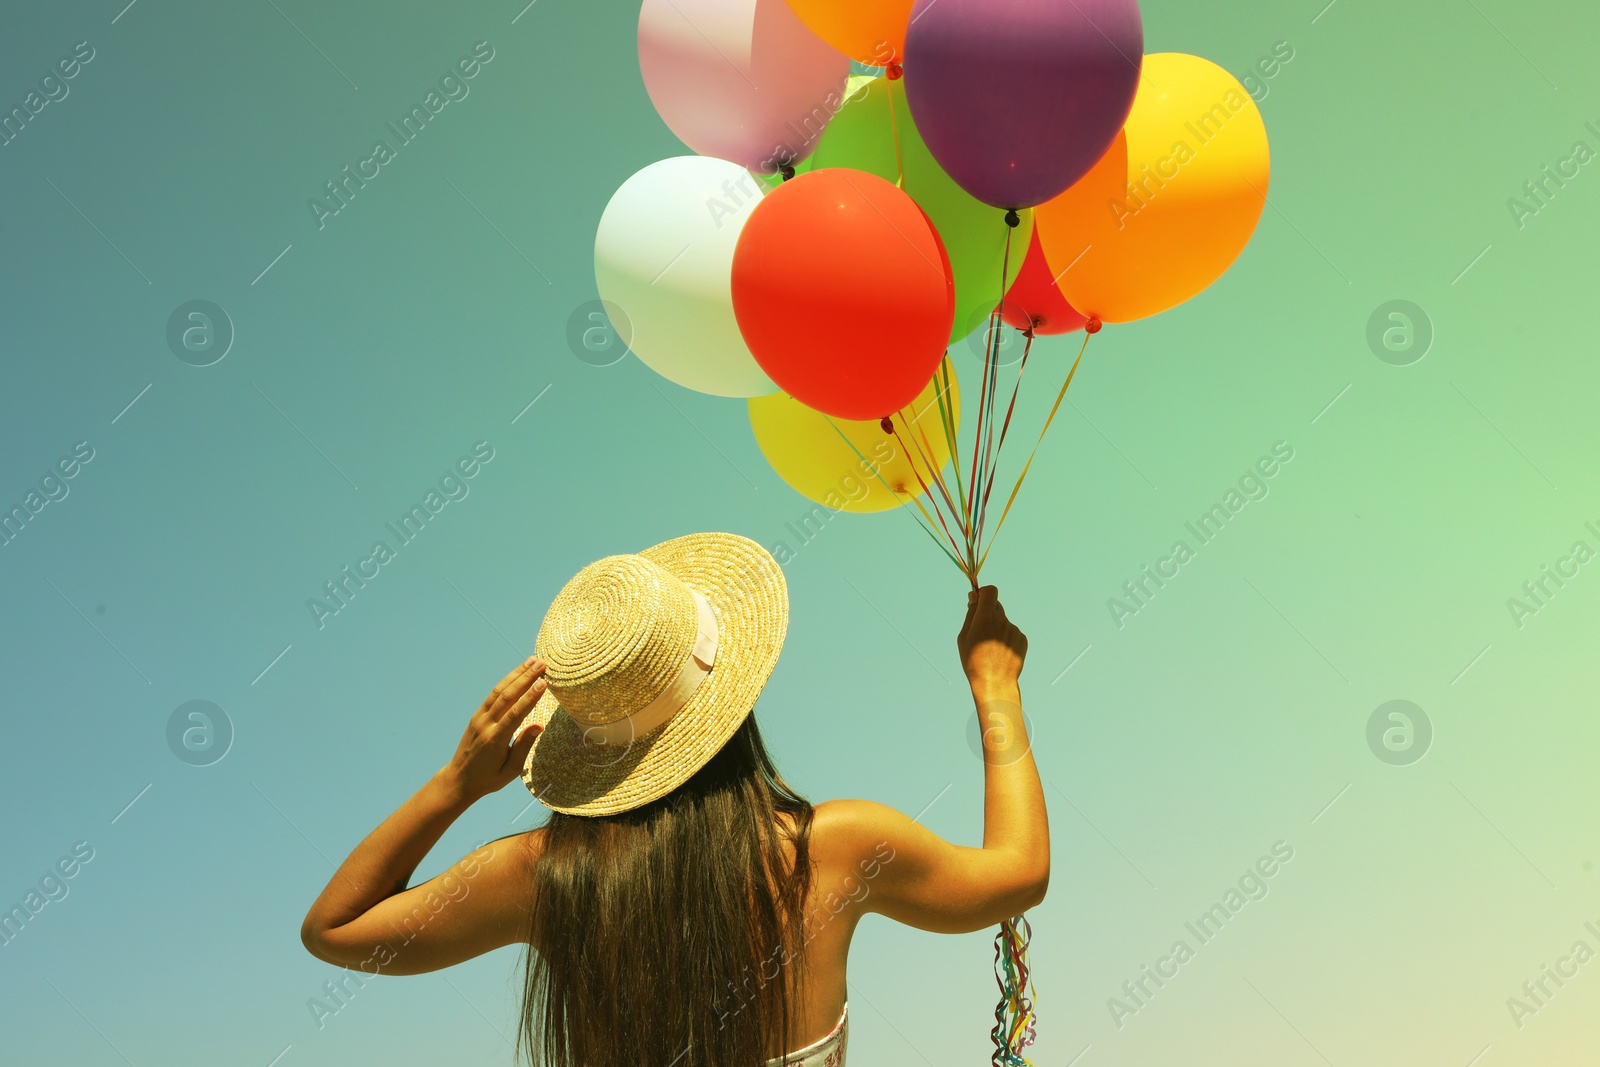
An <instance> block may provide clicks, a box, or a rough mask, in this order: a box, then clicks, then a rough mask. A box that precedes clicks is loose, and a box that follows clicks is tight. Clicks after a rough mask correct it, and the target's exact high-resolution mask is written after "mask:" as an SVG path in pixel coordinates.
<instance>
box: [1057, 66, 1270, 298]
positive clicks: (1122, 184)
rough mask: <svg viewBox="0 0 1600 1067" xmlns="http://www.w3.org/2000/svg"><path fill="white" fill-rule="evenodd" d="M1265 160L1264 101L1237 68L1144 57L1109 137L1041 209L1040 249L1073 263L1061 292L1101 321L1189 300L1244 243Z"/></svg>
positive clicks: (1256, 211) (1263, 186) (1263, 183)
mask: <svg viewBox="0 0 1600 1067" xmlns="http://www.w3.org/2000/svg"><path fill="white" fill-rule="evenodd" d="M1269 171H1270V166H1269V159H1268V152H1267V130H1266V126H1265V125H1264V124H1263V123H1262V121H1261V112H1260V111H1258V110H1257V109H1256V105H1255V101H1254V100H1252V99H1251V98H1250V94H1249V93H1248V92H1246V91H1245V89H1244V86H1242V85H1240V84H1239V82H1238V81H1237V80H1236V79H1235V78H1234V76H1233V75H1231V74H1229V73H1228V72H1227V71H1225V70H1223V69H1222V68H1221V67H1219V66H1217V65H1216V64H1214V63H1212V62H1210V61H1209V60H1205V59H1201V58H1200V57H1199V56H1191V55H1185V54H1183V53H1181V52H1159V53H1157V54H1155V55H1149V56H1145V57H1144V67H1143V72H1142V73H1141V75H1140V78H1139V92H1138V95H1137V96H1135V97H1134V101H1133V110H1132V111H1131V112H1129V114H1128V121H1127V123H1126V124H1125V125H1124V126H1123V128H1122V132H1121V133H1120V134H1118V135H1117V139H1116V141H1115V142H1113V143H1112V145H1111V148H1110V149H1109V150H1108V151H1107V152H1106V154H1105V155H1104V156H1102V157H1101V158H1100V161H1099V162H1098V163H1096V164H1095V165H1094V169H1092V170H1091V171H1090V172H1089V173H1088V174H1086V175H1084V176H1083V177H1082V178H1080V179H1079V180H1078V181H1077V183H1076V184H1074V185H1073V186H1072V187H1071V188H1069V189H1068V190H1067V191H1066V192H1064V193H1062V194H1061V195H1060V196H1057V197H1056V198H1055V199H1054V200H1050V201H1048V202H1046V203H1043V204H1040V205H1039V206H1038V207H1037V208H1035V209H1034V225H1035V226H1036V227H1037V231H1038V234H1039V242H1040V244H1041V246H1042V247H1043V248H1044V254H1045V259H1046V260H1048V261H1049V262H1050V263H1051V264H1052V265H1054V264H1072V266H1071V267H1070V268H1068V269H1067V270H1066V272H1065V273H1064V274H1063V275H1062V276H1061V280H1060V281H1059V282H1058V283H1057V284H1058V285H1059V286H1060V289H1061V292H1062V295H1064V296H1065V297H1066V298H1067V300H1068V301H1069V302H1070V303H1071V304H1072V306H1073V307H1074V308H1076V309H1078V311H1080V312H1082V313H1083V314H1084V315H1092V316H1098V317H1099V318H1100V320H1101V321H1102V322H1131V321H1132V320H1134V319H1142V318H1146V317H1147V316H1150V315H1154V314H1156V313H1158V312H1161V311H1165V310H1167V309H1168V308H1170V307H1175V306H1177V305H1178V304H1181V303H1183V302H1184V301H1185V300H1188V299H1189V298H1190V297H1192V296H1194V295H1195V294H1196V293H1198V292H1200V291H1201V290H1202V289H1204V288H1206V286H1208V285H1210V284H1211V283H1212V282H1214V281H1216V280H1217V279H1218V278H1220V277H1221V276H1222V274H1223V272H1224V271H1226V270H1227V269H1228V267H1229V266H1230V265H1231V264H1232V263H1233V261H1234V260H1235V259H1236V258H1238V255H1239V253H1240V252H1242V251H1244V246H1245V245H1246V244H1247V243H1248V242H1249V240H1250V235H1251V234H1252V233H1253V232H1255V228H1256V223H1257V222H1258V221H1259V220H1260V218H1261V211H1262V208H1263V207H1264V206H1265V205H1266V197H1267V178H1268V174H1269ZM1080 255H1081V257H1082V258H1081V259H1080V258H1079V257H1080ZM1074 260H1076V262H1074Z"/></svg>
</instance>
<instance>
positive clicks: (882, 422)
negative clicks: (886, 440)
mask: <svg viewBox="0 0 1600 1067" xmlns="http://www.w3.org/2000/svg"><path fill="white" fill-rule="evenodd" d="M878 426H879V428H880V429H882V430H883V432H884V433H894V423H893V422H892V421H890V419H889V416H887V415H885V416H884V417H883V418H881V419H879V420H878Z"/></svg>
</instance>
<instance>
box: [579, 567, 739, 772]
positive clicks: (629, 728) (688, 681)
mask: <svg viewBox="0 0 1600 1067" xmlns="http://www.w3.org/2000/svg"><path fill="white" fill-rule="evenodd" d="M689 592H690V594H691V595H693V597H694V606H695V613H696V616H697V630H696V633H695V638H694V648H693V649H692V650H691V651H690V653H689V655H688V656H686V657H684V660H683V666H682V667H681V668H679V670H678V674H677V676H676V677H675V678H673V679H672V681H670V682H668V683H667V687H666V688H665V689H663V690H662V691H661V692H660V693H659V694H657V696H656V698H655V699H654V700H652V701H650V703H648V704H646V705H645V706H644V707H642V708H640V709H639V710H638V711H636V712H634V713H633V714H632V715H625V716H623V717H622V718H620V719H617V720H615V721H613V722H607V723H597V724H594V725H585V726H584V731H583V739H584V741H585V742H587V743H591V744H602V745H626V744H628V743H629V742H630V741H632V740H633V739H634V738H636V737H638V736H640V735H641V734H647V733H649V732H650V731H651V730H654V729H655V728H656V727H657V726H660V725H661V724H662V723H664V722H666V721H667V720H668V719H670V718H672V716H674V715H676V714H677V713H678V711H679V709H680V708H682V707H683V706H684V705H685V704H686V703H688V702H689V698H690V697H691V696H693V695H694V691H695V690H696V689H698V688H700V683H701V682H703V681H705V679H706V675H708V674H710V673H711V665H712V664H713V663H714V662H715V661H716V658H717V617H716V615H714V614H712V611H711V604H710V603H709V602H708V601H707V600H706V598H705V597H703V596H701V595H700V593H699V592H697V591H695V590H693V589H691V590H689Z"/></svg>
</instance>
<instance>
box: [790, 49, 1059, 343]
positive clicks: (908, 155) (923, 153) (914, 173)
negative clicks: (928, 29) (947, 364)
mask: <svg viewBox="0 0 1600 1067" xmlns="http://www.w3.org/2000/svg"><path fill="white" fill-rule="evenodd" d="M846 93H847V94H848V95H847V97H846V99H845V103H844V105H843V106H842V107H841V108H840V109H839V112H838V113H837V114H836V115H834V117H833V118H832V120H830V121H829V123H828V125H827V127H826V128H825V129H824V130H823V131H822V136H821V137H820V138H819V139H818V141H817V148H816V151H814V152H812V153H811V155H810V156H809V157H807V158H806V159H805V160H802V161H801V162H800V163H798V164H796V165H795V172H796V173H797V174H803V173H805V172H806V171H810V170H818V169H820V168H822V167H850V168H853V169H855V170H864V171H869V172H870V173H873V174H876V175H878V176H879V177H880V178H886V179H888V180H889V181H891V182H892V181H895V180H896V179H898V178H900V177H901V175H902V173H903V174H904V180H903V181H902V182H901V185H900V187H901V188H902V189H904V190H905V192H906V193H907V195H909V196H910V197H911V199H913V200H915V201H916V202H917V206H918V207H920V208H922V210H923V211H924V212H926V213H927V215H928V218H930V219H932V220H933V225H934V228H935V229H936V230H938V231H939V238H940V240H942V241H943V242H944V247H945V251H946V252H947V253H948V254H949V256H950V269H951V273H952V275H953V276H954V279H955V288H956V314H955V321H954V322H953V323H952V324H951V328H950V340H951V342H952V343H953V342H956V341H959V340H961V339H962V338H964V337H966V336H967V335H968V334H970V333H972V331H973V330H975V329H977V328H978V327H979V326H982V325H983V324H984V323H985V322H987V321H988V319H989V313H990V312H992V311H993V310H994V307H995V305H996V304H998V303H999V302H1000V298H1001V297H1002V296H1003V295H1004V294H1005V291H1006V290H1007V289H1009V288H1010V287H1011V283H1012V282H1013V281H1015V280H1016V277H1017V273H1018V272H1019V271H1020V270H1021V269H1022V261H1023V259H1024V258H1025V257H1026V256H1027V254H1028V242H1029V241H1030V240H1031V239H1032V237H1033V209H1032V208H1027V209H1025V210H1022V211H1019V212H1017V214H1018V215H1020V216H1021V218H1022V223H1021V225H1019V226H1018V227H1017V228H1016V229H1014V230H1011V231H1010V234H1011V255H1010V259H1009V261H1007V259H1006V232H1007V229H1008V227H1007V226H1006V223H1005V212H1004V211H1003V210H1001V209H1000V208H997V207H990V206H989V205H988V204H985V203H983V202H982V201H981V200H977V199H974V198H973V197H972V196H971V195H970V194H968V193H967V192H966V190H964V189H962V188H961V186H959V185H957V184H956V183H955V181H954V180H953V179H951V177H950V176H949V175H948V174H946V173H945V172H944V168H943V167H941V166H939V164H938V163H937V162H936V161H935V160H934V158H933V154H932V153H930V152H929V151H928V147H927V145H925V144H923V143H922V137H921V135H920V134H918V133H917V127H916V124H915V123H913V122H912V121H911V109H910V108H909V107H907V106H906V94H905V89H904V83H903V82H900V81H890V80H889V79H888V78H884V77H877V78H873V77H866V76H860V75H858V76H856V77H852V78H851V79H850V81H849V84H848V85H847V86H846ZM891 94H892V95H893V108H894V112H893V118H892V121H891V116H890V97H891ZM896 132H898V133H899V140H900V163H899V166H898V167H897V166H896V164H895V151H894V148H895V136H894V135H895V133H896ZM780 180H781V179H779V178H777V177H776V176H773V178H772V183H773V184H777V182H778V181H780ZM1002 264H1004V265H1005V280H1004V281H1003V282H1002V281H1001V278H1000V269H1001V266H1002Z"/></svg>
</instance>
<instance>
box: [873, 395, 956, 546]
mask: <svg viewBox="0 0 1600 1067" xmlns="http://www.w3.org/2000/svg"><path fill="white" fill-rule="evenodd" d="M904 418H905V417H904V416H901V419H902V421H904ZM889 432H890V433H892V434H894V439H895V440H896V441H898V442H899V444H900V447H901V448H905V447H906V444H905V442H904V441H902V440H901V439H900V431H898V430H896V429H895V428H894V422H893V421H892V420H891V421H890V423H889ZM918 452H919V453H920V452H921V449H918ZM908 455H909V453H908ZM910 466H911V473H912V474H914V475H916V476H917V484H918V485H920V486H922V492H923V494H924V495H925V496H927V497H928V501H929V503H932V504H933V512H934V514H935V515H937V516H938V517H939V528H940V529H942V530H944V535H945V536H946V537H949V538H950V547H951V548H954V549H955V550H956V551H957V552H959V551H961V549H960V547H959V546H957V544H956V539H955V538H954V537H950V527H948V526H946V525H945V522H944V512H942V511H940V510H939V505H938V503H937V502H936V501H934V499H933V494H932V493H930V492H928V483H927V482H925V481H923V480H922V472H921V471H919V470H917V465H916V464H915V463H912V464H910ZM929 466H930V468H931V466H932V465H931V464H930V465H929ZM912 499H913V500H914V501H916V504H917V506H918V507H919V508H920V507H922V503H921V501H917V500H916V498H915V497H913V498H912ZM923 514H924V515H926V514H927V512H926V511H923ZM939 547H940V548H943V547H944V546H943V545H940V546H939ZM956 565H957V566H958V567H959V566H961V565H960V564H959V563H958V564H956ZM961 572H962V573H963V574H966V575H967V576H968V577H969V578H970V577H971V573H970V572H969V571H968V570H967V568H965V567H961Z"/></svg>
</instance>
